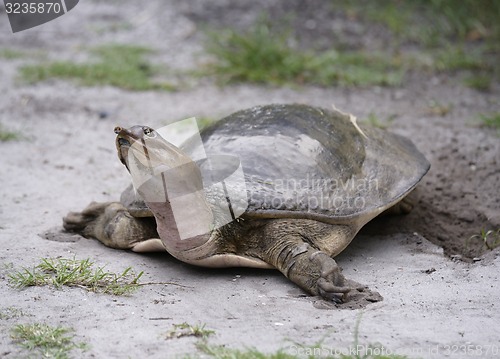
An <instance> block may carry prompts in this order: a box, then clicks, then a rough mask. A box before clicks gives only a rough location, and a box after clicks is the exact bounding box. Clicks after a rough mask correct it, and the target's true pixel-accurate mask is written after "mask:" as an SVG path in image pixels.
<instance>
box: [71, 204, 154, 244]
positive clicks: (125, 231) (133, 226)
mask: <svg viewBox="0 0 500 359" xmlns="http://www.w3.org/2000/svg"><path fill="white" fill-rule="evenodd" d="M63 227H64V229H65V230H67V231H71V232H76V233H79V234H81V235H82V236H84V237H86V238H95V239H97V240H99V241H100V242H102V243H103V244H104V245H106V246H108V247H111V248H118V249H132V250H134V251H137V252H151V251H158V250H164V247H163V244H161V241H160V239H159V236H158V233H157V232H156V223H155V221H154V219H153V218H135V217H133V216H132V215H131V214H130V213H129V212H128V210H127V209H126V208H125V207H124V206H123V205H122V204H121V203H118V202H105V203H96V202H92V203H91V204H89V205H88V206H87V208H85V209H84V210H83V211H82V212H70V213H68V215H67V216H66V217H64V218H63Z"/></svg>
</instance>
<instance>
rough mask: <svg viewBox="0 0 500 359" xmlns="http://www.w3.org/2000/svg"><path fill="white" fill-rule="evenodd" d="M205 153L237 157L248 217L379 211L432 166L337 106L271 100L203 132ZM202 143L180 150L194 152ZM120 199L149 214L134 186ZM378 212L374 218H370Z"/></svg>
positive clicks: (406, 143) (332, 217)
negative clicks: (275, 102)
mask: <svg viewBox="0 0 500 359" xmlns="http://www.w3.org/2000/svg"><path fill="white" fill-rule="evenodd" d="M201 138H202V142H203V147H204V150H205V152H206V153H207V155H208V156H211V155H217V154H224V155H232V156H236V157H238V158H239V160H240V162H241V166H242V169H243V173H244V178H245V187H246V192H247V198H248V207H247V209H246V212H245V214H244V217H247V218H254V217H260V218H310V219H317V220H322V221H327V222H335V223H338V222H342V221H343V220H345V221H352V220H353V218H356V217H362V216H369V215H372V214H373V215H376V214H378V213H380V212H382V211H383V210H385V209H387V208H388V207H390V206H392V205H393V204H394V203H397V202H398V201H399V200H400V199H401V198H403V197H404V196H405V195H406V194H408V193H409V192H410V191H411V190H412V189H413V188H414V187H415V186H416V184H417V183H418V182H419V181H420V179H421V178H422V177H423V176H424V175H425V173H426V172H427V171H428V169H429V163H428V162H427V160H426V159H425V157H424V156H423V155H422V154H421V153H420V152H419V151H418V150H417V149H416V147H415V146H414V145H413V143H412V142H411V141H410V140H408V139H406V138H404V137H401V136H398V135H396V134H392V133H389V132H387V131H383V130H381V129H377V128H371V127H365V126H362V125H357V124H356V123H355V121H353V117H352V116H350V115H347V114H344V113H341V112H339V111H335V110H333V111H332V110H324V109H320V108H314V107H310V106H305V105H269V106H259V107H253V108H250V109H247V110H243V111H239V112H236V113H234V114H232V115H230V116H228V117H226V118H224V119H222V120H220V121H218V122H216V123H215V124H214V125H213V126H211V127H208V128H207V129H205V130H204V131H202V133H201ZM197 144H199V141H198V142H197V141H192V142H190V141H187V142H186V143H185V144H184V145H183V146H181V149H182V150H183V151H184V152H186V153H187V154H188V155H189V154H190V153H195V151H197V149H196V146H197ZM122 202H123V203H124V204H125V205H126V206H128V207H129V208H130V209H131V213H132V214H133V215H137V216H143V215H150V212H149V211H148V210H147V207H146V206H145V204H144V203H143V202H142V201H141V199H140V198H137V197H136V195H135V194H134V193H133V191H132V190H131V189H130V188H129V189H127V190H126V191H125V192H124V194H123V195H122ZM371 217H373V216H371Z"/></svg>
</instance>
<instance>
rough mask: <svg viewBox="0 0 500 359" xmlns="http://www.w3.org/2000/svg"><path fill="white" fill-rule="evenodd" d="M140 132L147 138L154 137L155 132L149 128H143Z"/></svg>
mask: <svg viewBox="0 0 500 359" xmlns="http://www.w3.org/2000/svg"><path fill="white" fill-rule="evenodd" d="M142 131H143V132H144V134H145V135H146V136H148V137H155V136H156V135H155V131H154V130H153V129H152V128H149V127H144V128H143V129H142Z"/></svg>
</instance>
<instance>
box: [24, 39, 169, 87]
mask: <svg viewBox="0 0 500 359" xmlns="http://www.w3.org/2000/svg"><path fill="white" fill-rule="evenodd" d="M91 53H92V54H93V55H94V56H95V57H96V58H97V59H98V61H96V62H91V63H75V62H69V61H57V62H51V63H47V64H38V65H27V66H23V67H21V68H20V75H21V78H22V79H23V80H25V81H27V82H29V83H35V82H39V81H43V80H46V79H50V78H63V79H76V80H78V81H79V82H80V83H81V84H82V85H85V86H103V85H110V86H116V87H120V88H123V89H126V90H133V91H145V90H173V89H174V88H173V86H172V85H170V84H168V83H158V82H155V81H154V79H153V78H154V76H155V75H157V74H158V73H159V72H160V71H159V68H157V67H155V66H153V65H152V64H151V63H150V62H149V61H147V60H146V59H145V57H146V56H147V55H150V54H152V53H153V51H152V50H151V49H148V48H146V47H141V46H132V45H116V44H115V45H107V46H101V47H97V48H94V49H92V50H91Z"/></svg>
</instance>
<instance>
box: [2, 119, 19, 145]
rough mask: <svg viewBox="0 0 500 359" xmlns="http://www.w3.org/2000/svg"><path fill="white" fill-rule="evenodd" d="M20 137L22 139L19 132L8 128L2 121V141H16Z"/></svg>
mask: <svg viewBox="0 0 500 359" xmlns="http://www.w3.org/2000/svg"><path fill="white" fill-rule="evenodd" d="M19 139H21V136H20V135H19V134H18V133H16V132H12V131H9V130H6V129H5V127H4V126H3V125H2V124H1V123H0V142H8V141H16V140H19Z"/></svg>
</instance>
